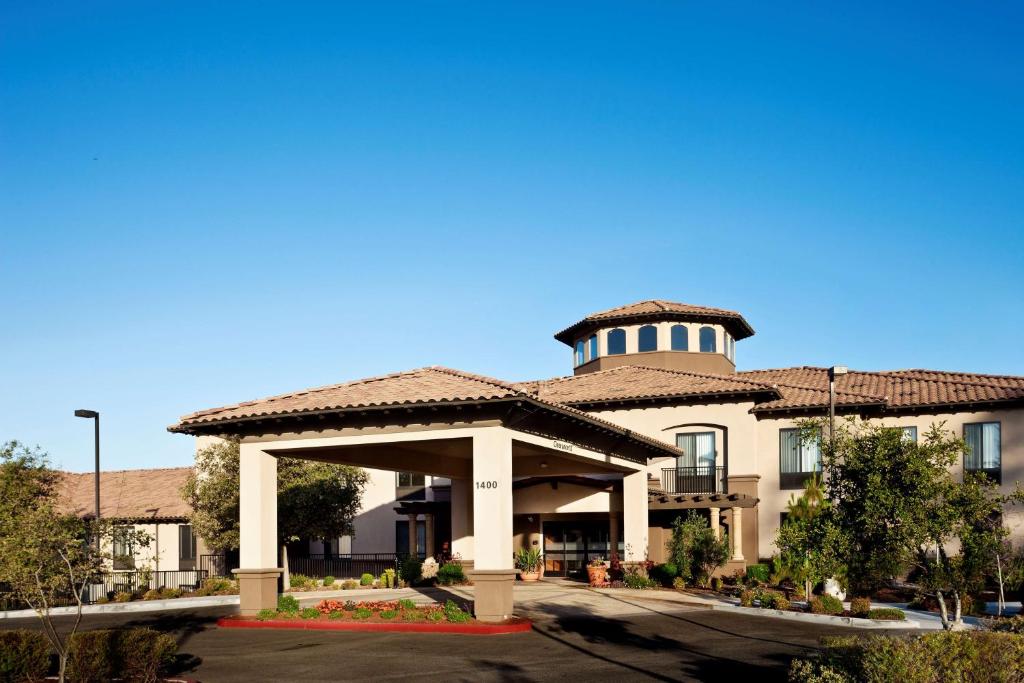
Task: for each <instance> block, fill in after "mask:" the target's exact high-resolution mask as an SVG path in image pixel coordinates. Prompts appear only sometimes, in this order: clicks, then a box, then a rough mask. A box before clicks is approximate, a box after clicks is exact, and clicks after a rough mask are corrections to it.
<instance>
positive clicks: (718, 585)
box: [711, 576, 722, 593]
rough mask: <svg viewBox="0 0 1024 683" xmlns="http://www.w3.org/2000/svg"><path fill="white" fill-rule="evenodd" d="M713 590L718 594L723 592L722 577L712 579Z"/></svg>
mask: <svg viewBox="0 0 1024 683" xmlns="http://www.w3.org/2000/svg"><path fill="white" fill-rule="evenodd" d="M711 590H713V591H715V592H716V593H717V592H720V591H721V590H722V577H721V576H715V577H712V579H711Z"/></svg>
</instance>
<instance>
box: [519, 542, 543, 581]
mask: <svg viewBox="0 0 1024 683" xmlns="http://www.w3.org/2000/svg"><path fill="white" fill-rule="evenodd" d="M516 569H518V570H519V578H520V579H522V580H523V581H538V580H540V570H541V555H540V551H539V550H537V549H536V548H520V549H519V550H518V551H516Z"/></svg>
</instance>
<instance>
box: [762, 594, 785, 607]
mask: <svg viewBox="0 0 1024 683" xmlns="http://www.w3.org/2000/svg"><path fill="white" fill-rule="evenodd" d="M760 600H761V607H762V608H764V609H783V610H785V609H789V600H787V599H786V596H785V595H783V594H782V593H780V592H778V591H763V592H761V595H760Z"/></svg>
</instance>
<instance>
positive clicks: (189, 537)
mask: <svg viewBox="0 0 1024 683" xmlns="http://www.w3.org/2000/svg"><path fill="white" fill-rule="evenodd" d="M195 559H196V537H195V534H193V533H192V525H190V524H182V525H180V526H179V527H178V561H179V562H195Z"/></svg>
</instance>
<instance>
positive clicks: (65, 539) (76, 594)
mask: <svg viewBox="0 0 1024 683" xmlns="http://www.w3.org/2000/svg"><path fill="white" fill-rule="evenodd" d="M59 483H60V473H59V472H56V471H54V470H52V469H50V467H49V464H48V458H47V456H46V454H45V453H43V452H42V451H40V450H39V449H30V448H26V447H25V446H23V445H21V444H19V443H18V442H16V441H12V442H8V443H5V444H3V445H2V446H0V585H2V586H3V592H4V593H6V594H8V595H9V596H10V597H12V598H13V599H14V600H16V601H19V602H23V603H26V604H28V605H29V607H30V608H31V609H32V610H34V611H35V613H36V615H37V616H38V617H39V619H40V621H41V623H42V627H43V633H44V634H45V635H46V638H47V639H48V640H49V641H50V644H51V645H52V646H53V649H54V650H55V651H56V652H57V658H58V662H59V675H60V680H61V681H64V679H65V672H66V669H67V660H68V643H69V642H70V639H71V637H72V636H73V635H74V634H75V632H76V631H77V630H78V626H79V624H80V623H81V620H82V602H83V598H82V596H83V593H84V592H85V590H86V588H87V587H88V585H89V583H90V582H91V581H92V580H93V578H94V577H95V576H96V575H97V574H98V573H100V572H101V571H102V570H103V567H104V561H105V560H106V559H107V557H106V556H105V555H104V554H103V553H102V552H100V551H99V550H97V549H96V542H95V541H96V538H97V536H98V537H99V538H100V541H101V542H100V546H101V547H102V546H103V541H104V540H109V539H110V538H111V535H112V534H113V533H114V527H113V526H112V525H110V524H100V523H98V522H96V521H89V522H87V521H85V520H81V519H78V518H77V517H74V516H73V515H67V514H63V513H61V512H60V511H59V506H58V500H57V487H58V485H59ZM118 533H120V534H126V535H130V536H132V539H130V540H134V541H136V542H138V543H140V544H144V543H148V537H147V536H146V535H145V534H143V533H139V532H134V531H131V530H125V529H119V530H118ZM68 600H73V601H74V604H75V605H76V607H77V609H76V611H75V615H76V616H75V621H74V623H73V625H72V628H71V631H70V633H68V634H66V635H64V636H61V634H60V633H59V632H58V631H57V629H56V628H55V627H54V625H53V621H52V619H51V615H50V608H51V607H53V606H54V605H55V604H56V603H58V602H67V601H68Z"/></svg>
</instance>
